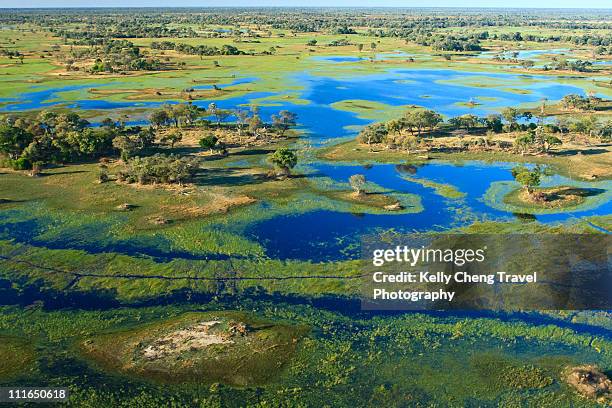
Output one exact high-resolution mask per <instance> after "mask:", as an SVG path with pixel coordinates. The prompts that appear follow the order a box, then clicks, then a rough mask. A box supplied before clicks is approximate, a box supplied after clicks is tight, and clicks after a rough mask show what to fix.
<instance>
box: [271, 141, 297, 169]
mask: <svg viewBox="0 0 612 408" xmlns="http://www.w3.org/2000/svg"><path fill="white" fill-rule="evenodd" d="M297 161H298V158H297V155H296V154H295V153H294V152H293V151H291V150H289V149H288V148H286V147H281V148H280V149H278V150H276V151H275V152H274V153H273V154H272V156H270V162H271V163H272V164H274V165H275V166H276V167H277V168H278V169H279V170H280V171H281V174H282V175H285V176H288V175H290V174H291V169H292V168H294V167H295V165H296V164H297Z"/></svg>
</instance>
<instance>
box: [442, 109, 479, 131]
mask: <svg viewBox="0 0 612 408" xmlns="http://www.w3.org/2000/svg"><path fill="white" fill-rule="evenodd" d="M449 123H450V124H451V125H452V126H453V127H455V128H457V129H460V128H465V130H466V131H467V132H468V133H469V132H470V130H472V129H474V128H475V127H477V126H478V125H479V124H480V119H479V118H478V116H475V115H471V114H467V115H461V116H458V117H454V118H451V119H450V120H449Z"/></svg>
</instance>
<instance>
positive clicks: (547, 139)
mask: <svg viewBox="0 0 612 408" xmlns="http://www.w3.org/2000/svg"><path fill="white" fill-rule="evenodd" d="M543 142H544V151H545V152H548V151H549V150H550V148H551V147H552V146H561V145H562V144H563V142H562V141H561V139H559V138H558V137H556V136H553V135H549V134H547V135H546V136H544V140H543Z"/></svg>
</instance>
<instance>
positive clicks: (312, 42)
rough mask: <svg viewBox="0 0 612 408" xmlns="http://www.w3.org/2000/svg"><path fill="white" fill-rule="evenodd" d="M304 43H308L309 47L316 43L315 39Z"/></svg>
mask: <svg viewBox="0 0 612 408" xmlns="http://www.w3.org/2000/svg"><path fill="white" fill-rule="evenodd" d="M306 45H308V46H309V47H314V46H315V45H317V40H310V41H308V42H307V43H306Z"/></svg>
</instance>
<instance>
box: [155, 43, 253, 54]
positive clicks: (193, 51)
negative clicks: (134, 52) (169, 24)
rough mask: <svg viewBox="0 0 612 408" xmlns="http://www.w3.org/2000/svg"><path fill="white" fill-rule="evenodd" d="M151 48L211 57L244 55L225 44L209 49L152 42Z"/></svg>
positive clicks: (201, 46) (205, 46)
mask: <svg viewBox="0 0 612 408" xmlns="http://www.w3.org/2000/svg"><path fill="white" fill-rule="evenodd" d="M151 48H152V49H154V50H174V51H177V52H180V53H182V54H189V55H199V56H211V55H242V54H245V53H244V52H243V51H240V50H239V49H238V48H236V47H234V46H233V45H228V44H225V45H223V46H222V47H221V48H217V47H209V46H207V45H189V44H183V43H178V44H177V43H173V42H172V41H161V42H156V41H154V42H152V43H151Z"/></svg>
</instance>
